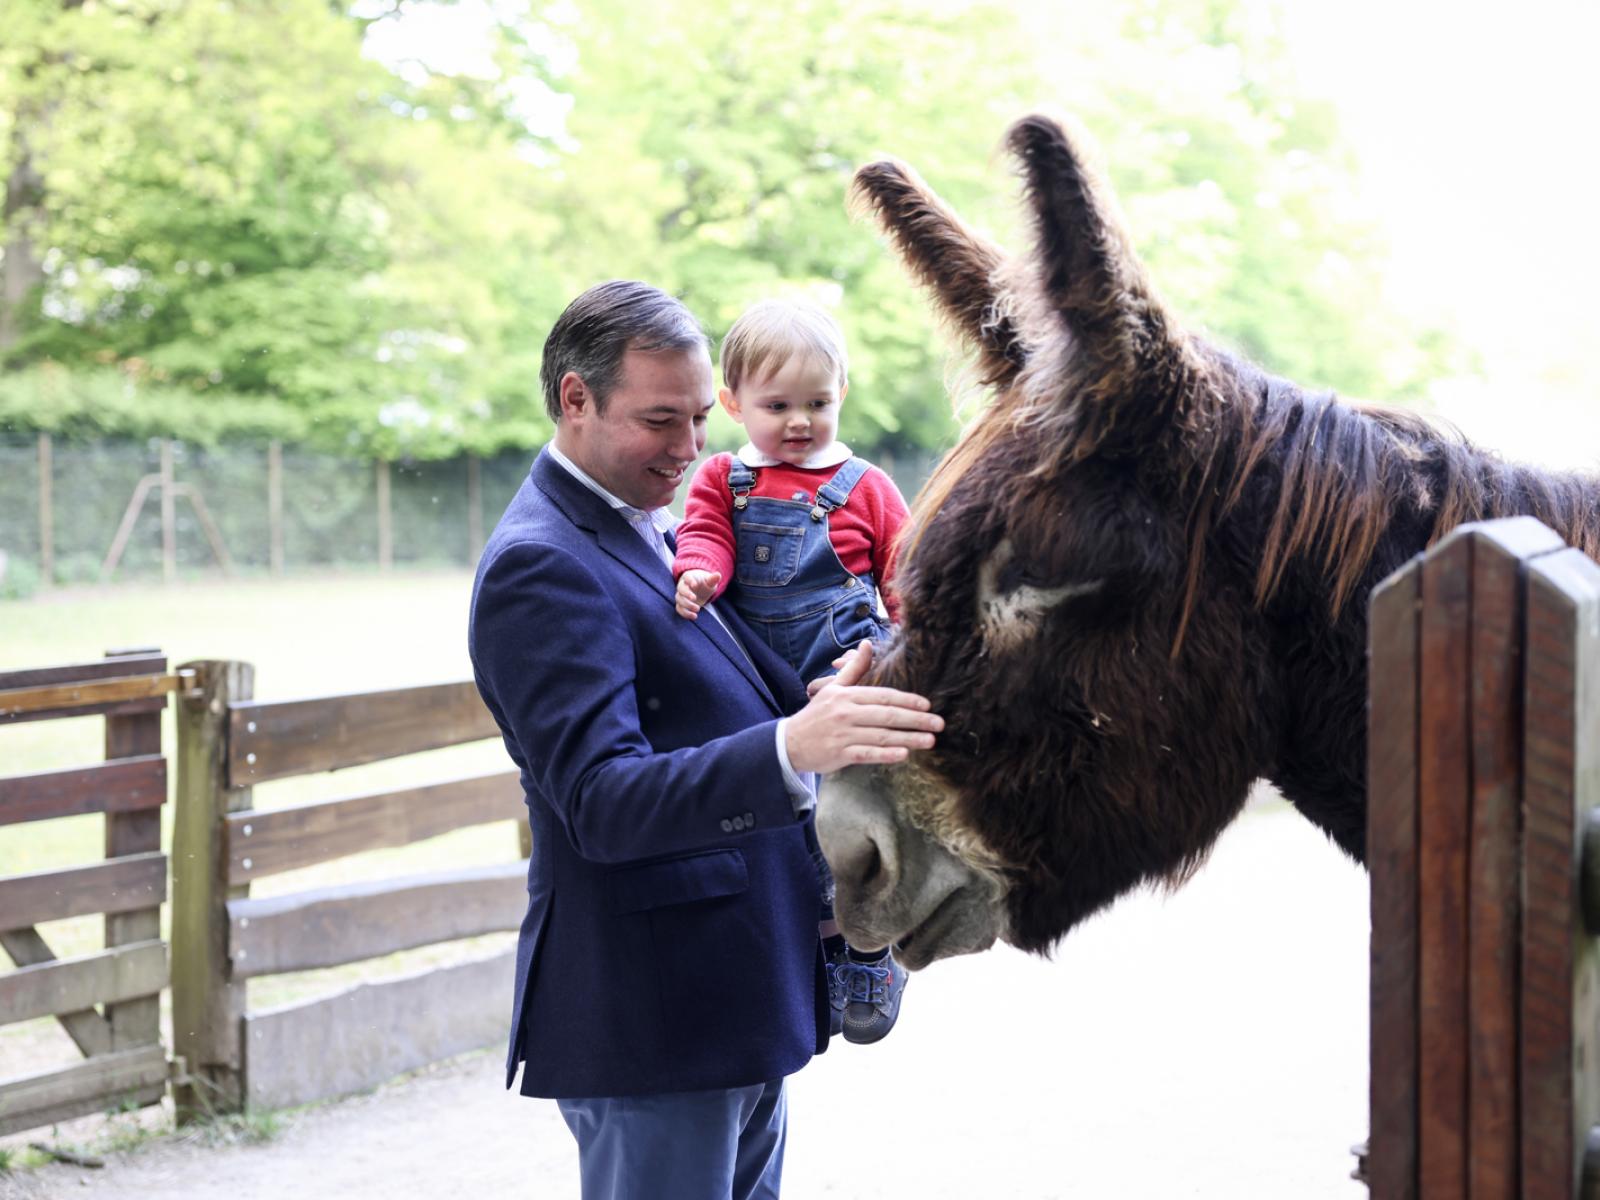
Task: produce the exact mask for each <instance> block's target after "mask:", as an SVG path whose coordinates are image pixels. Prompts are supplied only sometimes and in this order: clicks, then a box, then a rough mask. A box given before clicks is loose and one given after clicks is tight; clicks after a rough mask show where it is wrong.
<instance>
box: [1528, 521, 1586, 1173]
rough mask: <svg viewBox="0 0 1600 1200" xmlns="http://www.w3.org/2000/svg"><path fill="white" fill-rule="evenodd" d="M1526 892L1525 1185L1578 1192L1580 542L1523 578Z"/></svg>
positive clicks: (1581, 1073)
mask: <svg viewBox="0 0 1600 1200" xmlns="http://www.w3.org/2000/svg"><path fill="white" fill-rule="evenodd" d="M1526 603H1527V614H1528V615H1527V630H1528V633H1527V650H1526V656H1527V692H1526V698H1525V700H1524V714H1525V717H1524V731H1523V739H1524V740H1523V745H1524V760H1525V764H1526V777H1525V781H1524V785H1523V850H1522V852H1523V896H1522V989H1521V1013H1520V1015H1521V1025H1522V1060H1521V1079H1520V1088H1521V1094H1522V1129H1521V1145H1522V1170H1523V1195H1524V1196H1527V1197H1545V1196H1551V1197H1566V1196H1571V1195H1573V1194H1575V1193H1576V1191H1577V1189H1578V1186H1579V1180H1580V1178H1581V1175H1582V1165H1583V1158H1584V1150H1585V1146H1586V1143H1587V1140H1588V1134H1589V1130H1590V1128H1591V1127H1592V1126H1593V1125H1594V1124H1595V1123H1596V1121H1597V1119H1600V1045H1597V1044H1596V1042H1597V1034H1600V956H1597V955H1596V951H1595V943H1594V941H1593V940H1592V939H1591V938H1590V937H1588V936H1587V933H1586V931H1585V929H1584V924H1583V916H1582V911H1581V903H1580V901H1581V896H1580V884H1579V871H1580V855H1581V852H1582V830H1583V828H1584V825H1585V822H1586V820H1587V816H1588V813H1589V811H1590V809H1592V808H1593V807H1594V806H1595V805H1596V803H1597V802H1600V737H1597V736H1596V730H1597V722H1600V657H1597V656H1600V567H1597V566H1596V565H1595V564H1594V563H1593V562H1592V561H1591V560H1590V559H1588V558H1587V557H1585V556H1584V555H1583V554H1581V553H1579V552H1578V551H1576V550H1564V551H1562V552H1561V553H1559V554H1551V555H1547V556H1546V557H1544V558H1541V559H1539V560H1537V561H1536V562H1534V563H1533V564H1531V566H1530V567H1529V569H1528V586H1527V600H1526Z"/></svg>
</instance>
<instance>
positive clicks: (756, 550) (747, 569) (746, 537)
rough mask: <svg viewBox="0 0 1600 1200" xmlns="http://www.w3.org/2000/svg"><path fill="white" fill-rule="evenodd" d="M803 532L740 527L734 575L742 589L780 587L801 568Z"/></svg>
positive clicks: (751, 523) (748, 523) (750, 523)
mask: <svg viewBox="0 0 1600 1200" xmlns="http://www.w3.org/2000/svg"><path fill="white" fill-rule="evenodd" d="M804 542H805V530H803V529H793V528H786V527H785V526H782V525H761V524H758V523H757V522H755V521H746V522H744V523H743V524H742V525H741V526H740V527H739V560H738V563H737V565H736V567H735V575H736V577H737V578H738V580H739V582H740V583H741V584H742V585H744V586H745V587H783V586H785V585H786V584H788V583H789V582H790V581H791V580H793V579H794V577H795V572H797V571H798V570H799V569H800V547H801V546H802V544H804Z"/></svg>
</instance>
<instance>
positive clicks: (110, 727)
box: [105, 675, 193, 1050]
mask: <svg viewBox="0 0 1600 1200" xmlns="http://www.w3.org/2000/svg"><path fill="white" fill-rule="evenodd" d="M167 678H172V677H171V676H168V677H167ZM188 682H193V676H192V675H191V676H190V677H189V679H188ZM105 724H106V727H105V750H106V758H107V760H109V761H115V760H117V759H121V758H128V757H135V756H138V757H145V756H149V755H159V754H160V753H161V714H160V713H159V712H148V713H127V714H117V715H109V716H107V717H106V719H105ZM160 850H161V812H160V810H159V809H142V810H139V811H136V812H108V813H107V814H106V820H105V853H106V858H107V859H118V858H124V857H126V856H128V855H133V854H155V853H159V852H160ZM165 899H166V897H165V895H162V896H159V897H156V899H155V902H154V903H153V904H149V905H146V906H145V907H144V908H140V909H132V910H128V911H117V912H109V913H107V914H106V917H105V945H106V948H107V949H110V948H111V947H113V946H128V945H133V944H136V943H139V942H148V941H154V940H156V939H158V938H160V936H161V902H162V901H163V900H165ZM106 1019H107V1020H109V1021H110V1023H111V1048H112V1049H113V1050H126V1049H129V1048H130V1047H133V1046H142V1045H144V1044H146V1043H148V1042H158V1041H160V1040H161V997H160V996H140V997H137V998H135V999H133V1000H129V1001H127V1002H125V1003H121V1004H110V1005H107V1006H106Z"/></svg>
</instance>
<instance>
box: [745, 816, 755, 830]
mask: <svg viewBox="0 0 1600 1200" xmlns="http://www.w3.org/2000/svg"><path fill="white" fill-rule="evenodd" d="M744 827H745V828H746V829H754V828H755V827H756V815H755V813H745V815H744Z"/></svg>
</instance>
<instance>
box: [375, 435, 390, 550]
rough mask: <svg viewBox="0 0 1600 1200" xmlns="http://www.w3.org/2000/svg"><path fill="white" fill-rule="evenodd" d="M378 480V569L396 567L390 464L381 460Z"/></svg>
mask: <svg viewBox="0 0 1600 1200" xmlns="http://www.w3.org/2000/svg"><path fill="white" fill-rule="evenodd" d="M375 471H376V474H377V479H378V567H379V569H381V570H384V571H387V570H388V569H389V568H390V567H392V566H394V511H393V509H392V508H391V507H390V500H389V463H388V460H387V459H382V458H380V459H379V460H378V461H377V464H376V466H375Z"/></svg>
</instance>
